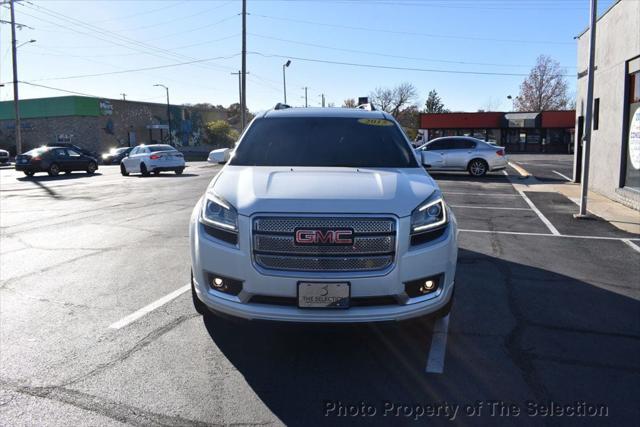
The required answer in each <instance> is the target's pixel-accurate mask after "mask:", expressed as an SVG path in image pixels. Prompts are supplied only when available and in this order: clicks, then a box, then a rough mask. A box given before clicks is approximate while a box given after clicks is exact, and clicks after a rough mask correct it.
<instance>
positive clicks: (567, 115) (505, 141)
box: [420, 110, 576, 153]
mask: <svg viewBox="0 0 640 427" xmlns="http://www.w3.org/2000/svg"><path fill="white" fill-rule="evenodd" d="M575 114H576V112H575V111H574V110H571V111H542V112H539V113H535V112H534V113H520V112H511V113H504V112H478V113H422V114H420V133H421V134H422V135H423V140H424V141H425V142H426V141H428V140H431V139H433V138H438V137H441V136H455V135H460V136H473V137H475V138H479V139H482V140H484V141H490V142H494V143H496V144H498V145H502V146H504V147H506V149H507V152H510V153H517V152H527V153H570V152H571V150H572V148H573V135H574V133H575Z"/></svg>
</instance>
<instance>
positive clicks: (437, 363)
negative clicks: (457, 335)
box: [426, 314, 450, 374]
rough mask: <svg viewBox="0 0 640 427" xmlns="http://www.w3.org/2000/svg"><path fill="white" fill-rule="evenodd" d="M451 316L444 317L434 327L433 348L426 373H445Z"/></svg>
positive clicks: (430, 349) (431, 348) (430, 351)
mask: <svg viewBox="0 0 640 427" xmlns="http://www.w3.org/2000/svg"><path fill="white" fill-rule="evenodd" d="M449 316H450V314H448V315H446V316H445V317H442V318H440V319H438V320H436V322H435V323H434V325H433V336H432V337H431V347H430V348H429V356H428V358H427V368H426V372H428V373H431V374H441V373H442V372H444V356H445V354H446V352H447V335H448V333H449Z"/></svg>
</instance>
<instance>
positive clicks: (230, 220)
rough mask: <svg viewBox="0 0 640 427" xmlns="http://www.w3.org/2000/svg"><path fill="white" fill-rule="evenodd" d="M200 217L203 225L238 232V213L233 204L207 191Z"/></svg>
mask: <svg viewBox="0 0 640 427" xmlns="http://www.w3.org/2000/svg"><path fill="white" fill-rule="evenodd" d="M200 218H201V221H202V222H203V223H204V224H205V225H209V226H211V227H215V228H220V229H223V230H226V231H231V232H238V213H237V212H236V210H235V209H234V207H233V206H231V205H230V204H228V203H227V202H225V201H224V200H223V199H221V198H220V197H218V196H216V195H215V194H211V193H208V194H207V195H206V196H205V199H204V200H203V202H202V214H201V215H200Z"/></svg>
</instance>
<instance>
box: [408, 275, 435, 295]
mask: <svg viewBox="0 0 640 427" xmlns="http://www.w3.org/2000/svg"><path fill="white" fill-rule="evenodd" d="M443 277H444V274H438V275H437V276H430V277H425V278H423V279H418V280H412V281H411V282H406V283H405V284H404V290H405V292H406V293H407V295H408V296H409V298H417V297H421V296H424V295H429V294H431V293H433V292H435V291H437V290H438V288H439V286H440V283H441V282H442V279H443Z"/></svg>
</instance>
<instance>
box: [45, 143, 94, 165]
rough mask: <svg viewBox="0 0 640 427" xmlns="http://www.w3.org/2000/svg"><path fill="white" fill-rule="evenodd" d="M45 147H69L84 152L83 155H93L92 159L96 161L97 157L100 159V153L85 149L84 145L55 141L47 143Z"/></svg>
mask: <svg viewBox="0 0 640 427" xmlns="http://www.w3.org/2000/svg"><path fill="white" fill-rule="evenodd" d="M46 147H63V148H71V149H73V150H75V151H77V152H78V153H81V154H84V155H85V156H88V157H93V159H94V160H95V161H96V162H98V159H100V155H99V154H98V153H96V152H95V151H91V150H87V149H86V148H84V147H80V146H78V145H75V144H72V143H70V142H56V143H55V144H47V145H46Z"/></svg>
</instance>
